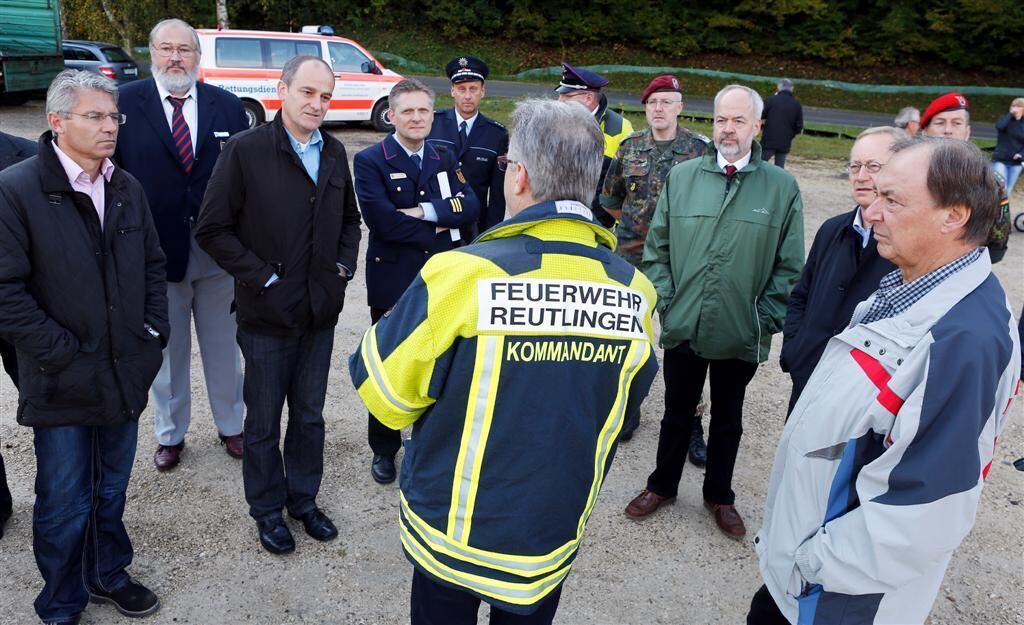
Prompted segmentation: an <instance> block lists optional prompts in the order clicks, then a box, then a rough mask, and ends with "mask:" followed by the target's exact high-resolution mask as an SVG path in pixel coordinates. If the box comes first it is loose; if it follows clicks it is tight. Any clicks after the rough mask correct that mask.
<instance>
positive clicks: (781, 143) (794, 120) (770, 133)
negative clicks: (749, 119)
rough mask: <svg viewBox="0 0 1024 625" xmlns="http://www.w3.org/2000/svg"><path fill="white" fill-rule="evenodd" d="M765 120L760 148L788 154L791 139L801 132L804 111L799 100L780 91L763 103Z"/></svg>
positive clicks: (786, 92) (791, 142)
mask: <svg viewBox="0 0 1024 625" xmlns="http://www.w3.org/2000/svg"><path fill="white" fill-rule="evenodd" d="M761 117H762V118H764V120H765V124H764V131H763V133H762V135H761V147H762V148H765V149H771V150H777V151H779V152H789V149H790V148H791V147H792V146H793V137H795V136H796V135H798V134H800V133H801V132H803V129H804V109H803V107H802V106H800V100H797V99H796V96H794V95H793V94H792V93H790V92H789V91H780V92H778V93H776V94H775V95H772V96H768V99H767V100H765V101H764V114H763V115H762V116H761Z"/></svg>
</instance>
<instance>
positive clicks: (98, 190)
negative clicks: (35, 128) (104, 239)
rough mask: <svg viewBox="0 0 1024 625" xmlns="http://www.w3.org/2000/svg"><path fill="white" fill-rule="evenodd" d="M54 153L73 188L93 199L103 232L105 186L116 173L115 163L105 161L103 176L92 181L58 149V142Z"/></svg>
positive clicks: (101, 169) (101, 171) (101, 170)
mask: <svg viewBox="0 0 1024 625" xmlns="http://www.w3.org/2000/svg"><path fill="white" fill-rule="evenodd" d="M53 151H54V152H56V153H57V158H58V159H60V164H61V165H63V166H64V171H65V172H67V175H68V182H70V183H71V188H72V189H74V190H75V191H80V192H82V193H84V194H86V195H88V196H89V197H90V198H92V205H93V207H94V208H95V209H96V215H98V216H99V218H100V229H101V230H102V229H103V211H104V209H105V207H106V204H105V201H106V195H105V185H106V183H107V182H110V176H111V175H113V173H114V163H112V162H111V161H110V159H109V158H105V159H103V164H102V165H100V174H101V175H99V176H97V177H96V180H90V179H89V174H88V173H86V171H85V170H84V169H82V168H81V167H80V166H79V165H78V163H76V162H75V161H73V160H71V157H70V156H68V155H67V154H65V153H64V152H63V151H62V150H61V149H60V148H59V147H57V142H56V141H54V142H53Z"/></svg>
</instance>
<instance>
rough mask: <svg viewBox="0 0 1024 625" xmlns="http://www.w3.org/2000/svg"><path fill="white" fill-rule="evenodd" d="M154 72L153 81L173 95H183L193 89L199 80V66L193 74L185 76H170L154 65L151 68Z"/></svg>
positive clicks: (188, 73) (189, 73)
mask: <svg viewBox="0 0 1024 625" xmlns="http://www.w3.org/2000/svg"><path fill="white" fill-rule="evenodd" d="M150 69H151V71H152V72H153V79H154V80H156V81H157V83H159V84H160V86H161V87H163V88H164V89H166V90H167V91H169V92H171V93H183V92H185V91H188V90H189V89H191V88H192V87H193V86H194V85H195V84H196V80H197V79H198V78H199V65H198V64H196V66H195V67H194V68H193V69H192V71H191V72H187V73H185V74H169V73H167V72H165V71H163V70H161V69H159V68H157V66H156V64H155V63H154V64H153V65H152V66H151V68H150Z"/></svg>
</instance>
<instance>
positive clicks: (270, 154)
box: [196, 56, 361, 554]
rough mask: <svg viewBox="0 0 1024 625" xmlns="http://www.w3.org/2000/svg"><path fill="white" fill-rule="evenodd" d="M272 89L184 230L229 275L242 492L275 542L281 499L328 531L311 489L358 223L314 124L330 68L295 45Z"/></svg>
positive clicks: (323, 537) (330, 86)
mask: <svg viewBox="0 0 1024 625" xmlns="http://www.w3.org/2000/svg"><path fill="white" fill-rule="evenodd" d="M277 92H278V96H279V97H280V98H281V110H280V112H279V113H278V115H277V117H275V118H274V121H273V122H271V123H269V124H266V125H264V126H260V127H258V128H255V129H253V130H251V131H249V132H245V133H242V134H241V135H239V136H238V137H237V138H235V139H233V140H231V141H229V142H228V144H227V145H226V146H224V152H223V153H222V154H221V157H220V158H219V159H218V161H217V166H216V167H215V168H214V170H213V175H212V176H211V178H210V184H209V186H208V187H207V190H206V197H205V199H204V200H203V207H202V210H201V212H200V216H199V227H198V229H197V230H196V240H197V241H198V242H199V245H200V246H202V247H203V249H204V250H206V252H207V253H208V254H209V255H210V256H211V257H213V259H214V260H215V261H217V263H218V264H219V265H220V266H221V267H223V268H224V269H226V270H227V272H228V273H230V274H231V275H232V276H234V277H235V304H236V306H237V315H238V344H239V346H240V347H241V348H242V356H243V357H244V358H245V383H244V396H245V405H246V409H247V413H246V418H245V426H244V432H245V437H244V439H245V440H244V457H243V463H242V478H243V480H242V481H243V485H244V487H245V499H246V501H247V502H248V503H249V514H250V515H251V516H252V517H253V518H254V519H255V520H256V524H257V528H258V533H259V539H260V543H261V544H262V545H263V547H264V548H265V549H266V550H267V551H269V552H271V553H275V554H283V553H289V552H291V551H293V550H294V549H295V541H294V539H293V538H292V534H291V532H290V531H289V529H288V527H287V526H286V525H285V523H284V518H283V516H282V514H281V512H282V510H283V509H284V508H287V510H288V514H289V515H290V516H291V517H292V518H294V519H299V520H301V521H302V524H303V527H304V529H305V531H306V533H307V534H309V535H310V536H311V537H312V538H314V539H316V540H320V541H327V540H332V539H334V538H335V537H336V536H337V535H338V530H337V528H336V527H335V526H334V524H333V523H332V522H331V520H330V519H329V518H328V517H327V515H326V514H325V513H324V512H323V511H322V510H321V509H320V508H319V507H318V506H317V502H316V497H317V494H318V493H319V491H320V483H321V481H322V479H323V473H324V415H323V410H324V400H325V397H326V393H327V375H328V372H329V370H330V366H331V351H332V349H333V347H334V327H335V325H337V323H338V315H339V314H340V313H341V309H342V307H343V305H344V303H345V289H346V287H347V286H348V282H349V280H351V279H352V275H353V272H354V271H355V268H356V255H357V253H358V249H359V238H360V236H361V234H360V229H359V226H360V222H359V211H358V209H357V208H356V203H355V194H354V193H353V190H352V175H351V173H350V172H349V167H348V157H347V156H346V154H345V146H343V145H342V144H341V142H340V141H338V140H337V139H335V138H334V137H332V136H331V135H329V134H328V133H322V132H321V131H320V125H321V123H323V119H324V115H326V114H327V111H328V109H329V107H330V104H331V96H332V94H333V93H334V72H333V70H332V69H331V67H330V66H329V65H327V64H326V63H325V62H324V61H323V60H322V59H320V58H319V57H312V56H297V57H295V58H293V59H291V60H289V61H288V62H287V63H286V64H285V66H284V69H283V70H282V72H281V80H280V81H279V82H278V84H277ZM285 402H287V403H288V430H287V433H286V434H285V439H284V455H283V457H282V454H281V449H280V444H279V441H280V438H281V411H282V408H283V406H284V404H285Z"/></svg>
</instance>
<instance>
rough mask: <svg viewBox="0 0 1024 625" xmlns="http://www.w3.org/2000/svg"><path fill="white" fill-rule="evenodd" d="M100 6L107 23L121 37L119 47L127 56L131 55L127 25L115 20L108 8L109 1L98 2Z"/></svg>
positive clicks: (110, 9)
mask: <svg viewBox="0 0 1024 625" xmlns="http://www.w3.org/2000/svg"><path fill="white" fill-rule="evenodd" d="M100 6H102V7H103V14H104V15H106V16H107V21H108V22H110V25H111V26H113V27H114V30H116V31H117V32H118V34H120V35H121V47H122V48H124V51H125V52H127V53H128V54H131V53H132V40H131V37H129V36H128V25H127V24H125V23H124V22H121V21H120V20H118V19H117V16H116V15H114V10H113V8H112V7H111V6H110V0H100Z"/></svg>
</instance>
